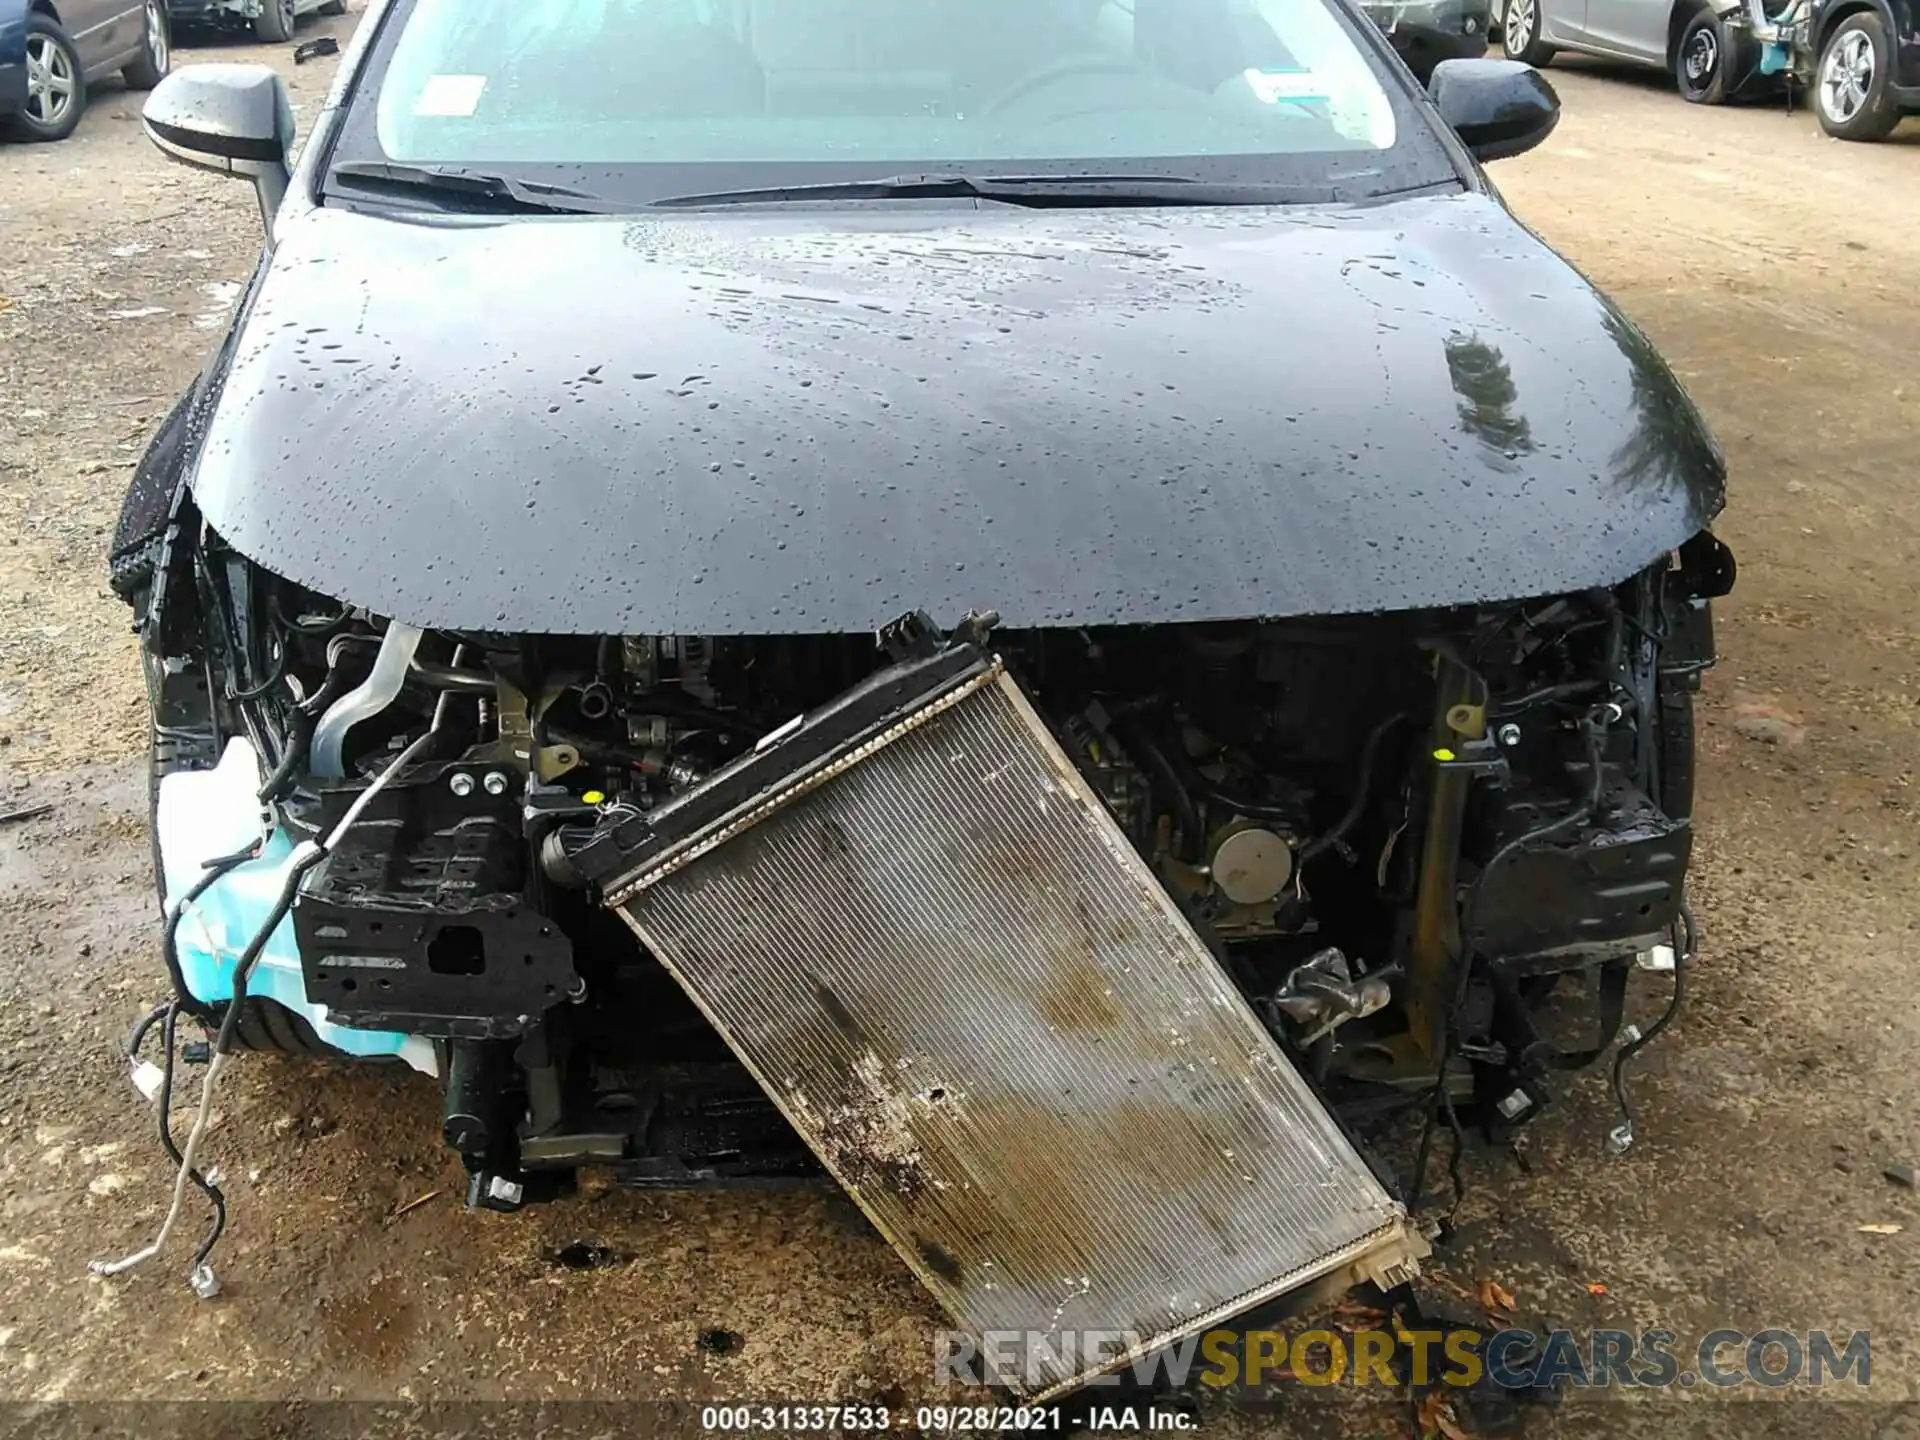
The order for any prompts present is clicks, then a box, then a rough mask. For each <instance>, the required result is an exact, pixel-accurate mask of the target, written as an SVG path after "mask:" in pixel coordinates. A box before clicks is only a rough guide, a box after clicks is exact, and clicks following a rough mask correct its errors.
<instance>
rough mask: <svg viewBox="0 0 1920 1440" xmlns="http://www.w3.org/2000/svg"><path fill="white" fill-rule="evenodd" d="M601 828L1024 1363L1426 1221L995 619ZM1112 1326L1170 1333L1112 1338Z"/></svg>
mask: <svg viewBox="0 0 1920 1440" xmlns="http://www.w3.org/2000/svg"><path fill="white" fill-rule="evenodd" d="M577 859H578V863H579V865H580V867H581V868H582V869H583V870H584V871H586V872H587V873H589V874H590V875H592V876H594V877H595V878H596V879H597V880H598V882H599V883H600V885H601V886H602V889H603V892H604V895H605V898H606V900H607V903H608V904H610V905H614V906H617V907H618V908H619V909H620V912H621V913H622V915H623V916H624V917H625V918H626V920H627V921H628V923H629V924H630V925H631V926H632V927H633V929H634V931H635V932H636V933H637V934H638V935H639V936H640V938H641V940H642V942H643V943H644V944H645V945H646V946H647V947H648V949H649V951H650V952H651V953H653V954H654V955H656V956H658V957H659V959H660V960H661V962H662V963H663V964H665V965H666V966H667V967H668V969H669V970H671V971H672V973H673V975H674V976H675V978H677V979H678V980H679V982H680V983H681V984H682V985H683V986H684V987H685V988H686V989H687V991H688V992H689V993H690V994H691V995H692V996H693V997H694V999H695V1000H696V1001H697V1002H698V1004H699V1005H700V1007H701V1009H702V1011H703V1012H704V1013H705V1014H706V1015H707V1017H708V1018H709V1019H710V1020H711V1021H712V1023H713V1024H714V1026H715V1028H716V1029H718V1031H719V1032H720V1033H721V1035H722V1036H723V1037H724V1038H725V1039H726V1041H727V1042H728V1044H729V1045H730V1046H731V1047H732V1048H733V1050H734V1052H735V1053H736V1054H737V1055H738V1056H739V1058H740V1059H741V1061H742V1062H743V1063H744V1064H745V1065H746V1066H747V1068H748V1069H749V1070H750V1071H751V1072H752V1073H753V1074H754V1076H755V1077H756V1078H757V1079H758V1080H759V1082H760V1084H761V1085H762V1087H763V1088H764V1089H765V1090H766V1091H767V1093H768V1094H769V1095H770V1096H772V1097H773V1099H774V1100H775V1101H776V1103H778V1104H779V1106H780V1107H781V1109H782V1111H783V1112H784V1113H785V1115H786V1117H787V1119H788V1120H789V1121H790V1122H791V1123H792V1124H793V1126H794V1128H795V1129H796V1130H798V1131H799V1132H800V1134H801V1136H802V1137H803V1138H804V1139H805V1140H806V1141H807V1143H808V1145H809V1146H810V1147H811V1148H812V1149H813V1150H814V1152H815V1153H816V1154H817V1155H818V1156H819V1157H820V1159H821V1161H822V1162H823V1163H824V1164H825V1165H826V1166H827V1168H828V1169H829V1170H830V1171H831V1172H832V1173H833V1175H834V1176H835V1178H836V1179H838V1180H839V1182H840V1183H841V1184H842V1185H843V1186H844V1187H845V1188H846V1189H847V1191H848V1192H849V1193H850V1194H851V1195H852V1196H853V1197H854V1198H855V1199H856V1200H857V1201H858V1203H859V1204H860V1206H861V1207H862V1209H863V1210H865V1211H866V1213H867V1215H868V1217H869V1218H870V1219H871V1220H872V1221H873V1222H874V1223H875V1225H877V1226H878V1227H879V1229H880V1230H881V1232H882V1233H883V1234H884V1235H886V1236H887V1238H888V1239H889V1241H890V1242H891V1243H892V1244H893V1245H894V1247H895V1248H896V1249H897V1250H898V1251H899V1252H900V1254H901V1255H902V1257H903V1258H904V1259H905V1260H906V1262H907V1264H908V1265H909V1266H910V1267H911V1268H912V1269H913V1270H914V1272H915V1273H916V1274H917V1275H918V1276H919V1278H920V1279H921V1281H922V1282H923V1283H924V1284H925V1285H926V1286H927V1287H928V1288H929V1290H931V1291H932V1292H933V1294H934V1295H935V1296H936V1297H937V1298H938V1299H939V1300H940V1302H941V1303H942V1304H943V1305H944V1306H945V1307H946V1309H947V1310H948V1312H949V1313H950V1314H951V1315H952V1316H953V1317H954V1319H955V1320H956V1321H957V1322H958V1323H959V1324H961V1325H963V1326H966V1327H968V1328H970V1329H973V1330H976V1331H982V1332H984V1331H1001V1332H1013V1333H1017V1334H1021V1335H1024V1336H1026V1337H1028V1343H1029V1345H1030V1346H1031V1347H1032V1349H1031V1351H1030V1353H1029V1354H1028V1356H1027V1357H1026V1359H1027V1364H1026V1365H1024V1366H1021V1367H1016V1369H1017V1373H1012V1374H1006V1373H1002V1374H999V1375H997V1376H995V1377H994V1378H997V1379H999V1380H1000V1381H1002V1382H1003V1383H1005V1384H1007V1385H1008V1386H1009V1387H1010V1388H1012V1389H1013V1390H1015V1391H1016V1392H1017V1393H1021V1394H1026V1395H1030V1396H1038V1397H1044V1396H1046V1395H1050V1394H1055V1393H1059V1392H1060V1391H1062V1390H1064V1389H1067V1388H1070V1387H1072V1386H1074V1385H1076V1384H1079V1383H1081V1382H1083V1381H1084V1380H1086V1379H1087V1378H1089V1377H1090V1376H1091V1375H1094V1374H1097V1373H1099V1372H1100V1371H1101V1370H1104V1369H1109V1368H1113V1367H1115V1366H1119V1365H1122V1364H1125V1363H1126V1362H1127V1361H1128V1360H1129V1359H1130V1358H1133V1357H1134V1356H1136V1355H1138V1354H1141V1353H1145V1352H1147V1351H1151V1350H1153V1349H1157V1348H1159V1347H1161V1346H1163V1345H1166V1344H1168V1343H1171V1342H1173V1341H1175V1340H1177V1339H1178V1338H1180V1337H1181V1336H1183V1335H1187V1334H1191V1333H1194V1332H1196V1331H1198V1330H1201V1329H1204V1328H1205V1327H1206V1326H1207V1325H1209V1324H1211V1323H1214V1322H1215V1321H1216V1320H1217V1319H1218V1318H1220V1317H1221V1316H1223V1315H1227V1314H1232V1313H1235V1312H1238V1311H1240V1310H1242V1309H1245V1308H1247V1307H1248V1306H1251V1305H1254V1304H1258V1303H1260V1302H1261V1301H1263V1300H1265V1299H1267V1298H1270V1297H1273V1296H1276V1295H1279V1294H1283V1293H1285V1292H1287V1291H1290V1290H1292V1289H1294V1288H1296V1287H1297V1286H1299V1285H1301V1284H1303V1283H1306V1282H1308V1281H1311V1280H1313V1279H1316V1278H1319V1277H1322V1276H1327V1275H1330V1274H1332V1273H1334V1272H1336V1271H1341V1270H1343V1269H1346V1268H1348V1267H1352V1268H1353V1269H1354V1270H1355V1271H1356V1272H1357V1273H1359V1274H1363V1275H1365V1276H1366V1277H1367V1278H1374V1279H1378V1280H1383V1281H1384V1282H1385V1283H1388V1284H1391V1283H1394V1281H1395V1280H1397V1279H1399V1278H1403V1277H1404V1275H1405V1274H1406V1273H1407V1269H1408V1266H1409V1264H1410V1257H1411V1256H1412V1255H1416V1254H1418V1253H1420V1251H1421V1249H1422V1247H1421V1246H1420V1243H1419V1241H1418V1239H1417V1237H1416V1236H1414V1235H1412V1234H1411V1233H1410V1232H1409V1231H1408V1230H1407V1228H1406V1222H1405V1215H1404V1212H1403V1211H1402V1210H1401V1208H1400V1206H1399V1205H1398V1204H1397V1203H1396V1202H1395V1201H1393V1200H1392V1199H1391V1198H1390V1197H1389V1196H1388V1195H1387V1193H1386V1192H1385V1190H1383V1189H1382V1188H1381V1185H1380V1183H1379V1181H1378V1180H1376V1179H1375V1177H1374V1175H1373V1173H1372V1171H1371V1170H1370V1169H1369V1168H1368V1166H1367V1165H1366V1163H1365V1162H1364V1161H1363V1160H1362V1159H1361V1157H1360V1156H1359V1154H1358V1153H1357V1152H1356V1151H1355V1149H1354V1147H1353V1145H1352V1144H1351V1142H1350V1141H1349V1140H1348V1139H1347V1137H1346V1135H1345V1134H1344V1132H1343V1131H1342V1130H1341V1129H1340V1127H1339V1126H1338V1125H1337V1124H1336V1123H1335V1121H1334V1120H1333V1118H1332V1116H1331V1115H1330V1114H1329V1113H1328V1112H1327V1111H1326V1110H1325V1109H1324V1108H1323V1106H1322V1105H1321V1103H1320V1102H1319V1100H1318V1099H1317V1098H1316V1097H1315V1095H1314V1093H1313V1091H1312V1090H1311V1089H1310V1088H1309V1087H1308V1085H1307V1084H1306V1082H1305V1081H1304V1080H1303V1079H1302V1078H1301V1076H1300V1075H1299V1074H1298V1073H1297V1072H1296V1071H1295V1070H1294V1068H1293V1066H1292V1065H1291V1063H1290V1062H1289V1061H1288V1060H1287V1058H1286V1056H1285V1054H1284V1053H1283V1052H1282V1051H1281V1050H1280V1049H1279V1048H1278V1046H1277V1045H1276V1043H1275V1042H1274V1040H1273V1038H1272V1036H1271V1035H1270V1034H1269V1033H1268V1031H1267V1030H1266V1029H1265V1028H1264V1027H1263V1026H1262V1025H1261V1024H1260V1022H1259V1020H1258V1019H1257V1018H1256V1017H1255V1015H1254V1014H1253V1012H1252V1011H1251V1010H1250V1009H1249V1008H1248V1006H1247V1004H1246V1002H1245V1001H1244V1000H1243V999H1242V997H1241V995H1240V993H1239V991H1238V990H1236V989H1235V987H1234V985H1233V983H1232V982H1231V980H1229V978H1228V977H1227V975H1226V974H1225V972H1224V971H1223V970H1222V969H1221V967H1220V965H1219V964H1218V962H1216V961H1215V959H1214V958H1213V956H1212V954H1211V953H1210V952H1209V951H1208V949H1207V948H1206V946H1205V945H1204V944H1203V943H1202V942H1201V941H1200V939H1199V937H1198V936H1196V935H1195V933H1194V932H1193V930H1192V928H1191V927H1190V926H1189V925H1188V923H1187V921H1186V919H1185V917H1184V916H1183V915H1182V914H1181V912H1180V909H1179V907H1178V906H1177V905H1176V904H1175V903H1174V902H1173V901H1172V899H1171V897H1170V896H1169V895H1168V893H1167V891H1166V890H1165V889H1164V888H1162V886H1161V884H1160V882H1159V880H1158V879H1157V878H1156V876H1155V875H1154V873H1153V871H1152V869H1151V868H1150V867H1149V865H1148V864H1147V862H1146V861H1145V860H1143V859H1142V858H1141V856H1140V855H1139V853H1138V852H1137V851H1136V850H1135V848H1134V847H1133V846H1132V845H1130V844H1129V843H1128V841H1127V839H1126V837H1125V836H1124V835H1123V834H1122V833H1121V831H1120V829H1119V827H1118V826H1117V825H1116V824H1115V822H1114V820H1113V819H1112V817H1111V816H1110V815H1109V814H1108V813H1107V811H1106V810H1105V809H1104V808H1103V807H1102V805H1101V804H1100V802H1099V800H1098V799H1097V798H1096V796H1095V795H1094V793H1093V791H1092V790H1091V789H1090V788H1089V786H1088V785H1087V783H1086V781H1085V780H1084V779H1083V777H1082V776H1081V775H1080V773H1079V771H1078V770H1077V769H1076V768H1075V767H1074V765H1073V763H1072V761H1071V760H1070V759H1069V758H1068V757H1067V755H1066V754H1065V753H1064V752H1063V751H1062V749H1061V748H1060V746H1059V745H1058V743H1056V741H1055V740H1054V738H1053V735H1052V734H1051V732H1050V731H1049V730H1048V728H1047V727H1046V725H1045V724H1044V723H1043V722H1042V721H1041V720H1040V719H1039V717H1038V716H1037V714H1036V713H1035V711H1034V710H1033V708H1032V706H1031V705H1030V704H1029V703H1028V701H1027V699H1026V697H1025V695H1024V694H1023V693H1022V692H1021V690H1020V688H1019V687H1018V686H1017V685H1016V684H1015V683H1014V681H1013V680H1012V679H1011V678H1010V677H1009V676H1008V675H1007V674H1006V673H1005V672H1004V670H1003V669H1002V667H1001V666H1000V664H999V663H998V662H997V661H991V660H989V659H988V658H986V657H985V656H984V655H983V654H982V653H981V652H980V651H978V650H977V649H975V648H974V647H973V646H971V645H957V646H953V647H951V648H949V649H946V650H944V651H940V652H938V653H935V654H933V655H931V656H927V657H924V658H921V659H916V660H909V661H905V662H903V663H901V664H899V665H896V666H894V667H893V668H891V669H890V670H887V671H883V672H882V673H881V674H879V675H878V676H875V677H874V678H872V679H871V680H869V681H867V682H866V683H865V684H863V685H861V686H859V687H857V688H856V689H855V690H853V691H851V692H849V693H848V694H847V695H846V696H844V697H843V698H842V699H841V700H839V701H837V702H835V703H833V704H832V705H830V706H828V707H826V708H824V709H822V710H820V711H817V712H815V713H813V714H811V715H810V716H808V717H807V719H806V720H805V722H804V723H802V724H800V725H799V726H797V727H792V728H790V729H788V730H787V731H785V732H783V733H782V734H781V735H780V736H779V737H778V738H777V739H771V740H769V741H763V742H762V744H761V746H760V747H758V748H757V749H756V750H755V751H754V752H752V753H751V754H750V755H748V756H747V757H745V758H743V759H742V760H739V761H737V762H735V763H734V764H733V765H730V766H728V767H726V768H724V769H723V770H721V771H720V772H719V773H717V774H716V775H715V776H714V777H713V778H712V779H711V780H710V781H709V782H708V783H706V784H705V785H703V786H701V787H699V788H697V789H695V790H692V791H690V792H688V793H687V794H685V795H684V796H681V797H678V798H676V799H675V800H672V801H670V802H669V803H667V804H665V805H663V806H661V807H659V808H658V809H656V810H654V811H652V812H649V813H648V814H646V815H641V816H635V817H633V818H630V819H628V820H625V821H623V822H621V823H619V824H618V825H616V826H614V827H612V828H611V829H610V830H609V831H608V832H606V833H605V834H603V835H602V836H601V837H600V838H599V839H598V840H596V841H595V842H594V843H593V844H592V845H590V846H589V847H588V848H587V849H586V850H584V851H583V852H582V853H581V854H580V855H579V856H578V857H577ZM1063 1195H1071V1196H1073V1197H1074V1202H1075V1203H1073V1204H1072V1205H1070V1206H1062V1204H1061V1203H1060V1201H1061V1197H1062V1196H1063ZM1189 1237H1192V1238H1193V1239H1194V1240H1195V1241H1197V1242H1198V1243H1187V1242H1188V1238H1189ZM1201 1237H1204V1239H1202V1238H1201ZM1094 1331H1101V1332H1109V1333H1112V1332H1118V1333H1120V1334H1124V1335H1127V1336H1129V1337H1130V1338H1136V1339H1137V1344H1136V1345H1135V1347H1134V1348H1133V1349H1130V1350H1128V1351H1127V1352H1126V1353H1125V1354H1111V1353H1107V1354H1100V1355H1097V1356H1096V1355H1087V1354H1083V1353H1082V1352H1081V1350H1080V1347H1078V1346H1076V1345H1075V1344H1073V1343H1072V1341H1073V1337H1076V1336H1081V1335H1085V1334H1088V1333H1090V1332H1094Z"/></svg>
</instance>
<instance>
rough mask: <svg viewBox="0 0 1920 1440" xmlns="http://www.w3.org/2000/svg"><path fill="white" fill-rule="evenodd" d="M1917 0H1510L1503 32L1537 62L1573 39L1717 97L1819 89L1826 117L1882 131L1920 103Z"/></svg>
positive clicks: (1860, 130) (1817, 105) (1875, 133)
mask: <svg viewBox="0 0 1920 1440" xmlns="http://www.w3.org/2000/svg"><path fill="white" fill-rule="evenodd" d="M1917 30H1920V5H1917V4H1916V0H1786V3H1785V4H1783V5H1779V6H1776V7H1775V8H1774V9H1773V10H1771V11H1769V10H1768V8H1767V6H1766V4H1765V0H1734V3H1727V0H1504V8H1503V10H1502V11H1501V26H1500V31H1501V35H1500V43H1501V45H1502V47H1503V48H1504V50H1505V52H1506V54H1507V55H1508V56H1509V57H1511V58H1512V59H1515V60H1521V61H1524V62H1525V63H1527V64H1529V65H1536V66H1538V65H1546V64H1548V63H1550V62H1551V61H1552V59H1553V57H1554V55H1555V53H1556V52H1557V51H1560V50H1572V51H1578V52H1580V53H1583V54H1588V55H1598V56H1601V57H1603V58H1605V59H1610V60H1631V61H1635V62H1637V63H1639V64H1643V65H1652V66H1655V67H1658V68H1660V69H1664V70H1670V71H1672V72H1673V77H1674V81H1675V83H1676V84H1677V85H1678V86H1679V89H1680V94H1681V96H1682V98H1684V99H1686V100H1690V101H1692V102H1693V103H1695V104H1697V105H1718V104H1720V103H1721V102H1722V101H1726V100H1731V99H1733V98H1735V97H1736V96H1739V95H1742V94H1749V93H1755V92H1758V91H1762V90H1766V89H1777V88H1778V87H1779V86H1780V85H1782V84H1783V83H1785V84H1791V85H1792V86H1793V87H1794V88H1796V89H1800V90H1807V91H1811V92H1812V94H1813V104H1814V113H1815V114H1817V115H1818V116H1819V117H1820V125H1821V128H1822V129H1824V130H1825V131H1826V132H1827V133H1828V134H1829V135H1833V136H1836V137H1838V138H1839V139H1842V140H1881V139H1885V138H1886V136H1887V135H1889V134H1890V133H1892V131H1893V128H1894V126H1896V125H1898V124H1899V123H1900V120H1901V117H1902V116H1904V115H1910V114H1916V113H1920V46H1916V45H1913V44H1908V43H1905V42H1904V41H1902V42H1900V43H1896V37H1902V36H1912V35H1914V34H1915V33H1916V31H1917Z"/></svg>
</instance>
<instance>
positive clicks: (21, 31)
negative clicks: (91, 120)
mask: <svg viewBox="0 0 1920 1440" xmlns="http://www.w3.org/2000/svg"><path fill="white" fill-rule="evenodd" d="M171 37H172V32H171V30H170V28H169V19H168V15H167V9H166V5H165V3H164V0H63V3H59V4H55V3H52V0H0V129H4V131H5V132H6V133H7V134H8V135H9V136H11V137H13V138H14V139H19V140H64V139H66V138H67V136H69V135H71V134H72V133H73V128H74V126H76V125H78V124H79V123H80V117H81V115H82V114H84V113H85V111H86V108H87V87H88V86H89V85H92V84H94V83H95V82H96V81H99V80H103V79H105V78H106V77H107V76H109V75H111V74H113V73H114V72H115V71H118V72H119V73H120V74H121V75H122V76H123V77H124V78H125V80H126V82H127V85H128V86H129V87H130V88H132V89H135V90H151V89H152V88H153V87H154V86H155V85H158V84H159V83H160V81H161V80H162V79H163V78H165V76H166V73H167V66H168V63H169V60H170V57H171V54H172V48H173V47H172V38H171Z"/></svg>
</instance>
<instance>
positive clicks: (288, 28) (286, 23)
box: [253, 0, 295, 45]
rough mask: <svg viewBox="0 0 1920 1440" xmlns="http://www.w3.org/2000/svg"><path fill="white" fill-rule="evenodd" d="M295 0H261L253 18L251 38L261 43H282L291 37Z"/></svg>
mask: <svg viewBox="0 0 1920 1440" xmlns="http://www.w3.org/2000/svg"><path fill="white" fill-rule="evenodd" d="M294 4H295V0H262V8H261V11H260V13H259V14H258V15H256V16H254V18H253V38H254V39H256V40H258V41H259V42H260V43H261V44H263V45H283V44H285V43H286V42H287V41H289V40H291V39H292V38H293V22H294V15H295V10H294Z"/></svg>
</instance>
